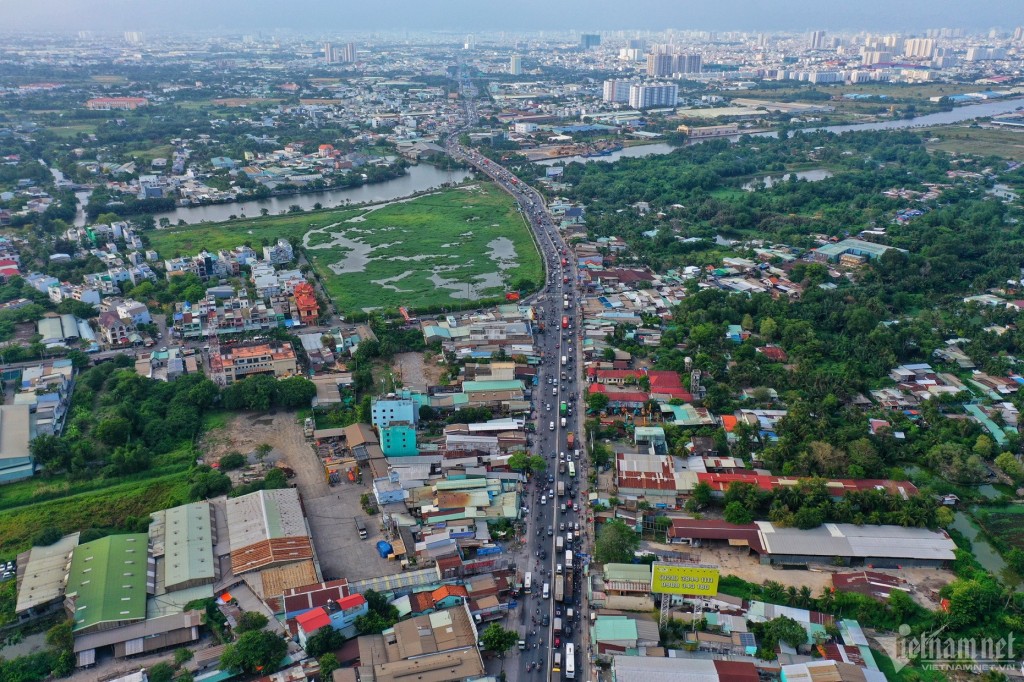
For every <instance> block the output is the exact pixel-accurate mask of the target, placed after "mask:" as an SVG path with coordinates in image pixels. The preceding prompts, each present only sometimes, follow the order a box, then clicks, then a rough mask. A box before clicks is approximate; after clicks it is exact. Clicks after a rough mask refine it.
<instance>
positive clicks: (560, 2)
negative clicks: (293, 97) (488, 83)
mask: <svg viewBox="0 0 1024 682" xmlns="http://www.w3.org/2000/svg"><path fill="white" fill-rule="evenodd" d="M1022 9H1024V2H1022V0H627V1H623V0H171V1H167V0H0V30H2V29H10V30H61V31H76V30H81V29H92V30H96V31H103V30H110V31H122V30H140V31H159V30H172V31H179V30H187V29H189V28H197V29H206V30H209V29H216V30H223V31H228V32H238V31H250V30H255V29H268V30H273V29H283V28H289V29H296V30H300V31H309V32H316V33H321V32H322V33H334V32H341V31H345V30H387V29H412V30H414V29H426V30H446V29H450V30H456V31H487V30H508V31H522V30H544V29H551V30H556V29H579V30H593V29H598V30H614V29H618V28H623V29H633V28H635V29H653V30H658V29H663V28H676V29H698V30H754V31H758V30H764V31H773V30H797V31H803V30H808V29H816V28H823V29H833V30H839V29H847V28H852V29H868V30H894V31H895V30H924V29H927V28H944V27H964V28H969V29H987V28H991V27H997V26H1002V27H1003V28H1012V27H1013V26H1014V24H1015V23H1024V12H1022V11H1021V10H1022Z"/></svg>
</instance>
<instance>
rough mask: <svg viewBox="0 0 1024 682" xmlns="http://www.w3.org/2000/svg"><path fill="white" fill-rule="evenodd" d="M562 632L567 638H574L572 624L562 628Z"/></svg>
mask: <svg viewBox="0 0 1024 682" xmlns="http://www.w3.org/2000/svg"><path fill="white" fill-rule="evenodd" d="M562 632H563V633H564V634H565V638H566V639H571V638H572V626H571V625H566V626H565V627H564V628H562Z"/></svg>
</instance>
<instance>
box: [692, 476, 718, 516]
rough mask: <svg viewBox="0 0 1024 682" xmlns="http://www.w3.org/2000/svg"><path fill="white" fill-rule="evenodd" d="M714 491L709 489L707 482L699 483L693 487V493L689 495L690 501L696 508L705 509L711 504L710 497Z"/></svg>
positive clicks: (709, 485)
mask: <svg viewBox="0 0 1024 682" xmlns="http://www.w3.org/2000/svg"><path fill="white" fill-rule="evenodd" d="M713 492H714V491H713V490H712V489H711V484H710V483H708V482H707V481H701V482H700V483H698V484H697V485H695V486H693V492H692V493H690V496H691V499H693V500H694V502H695V503H696V505H697V508H698V509H700V508H703V507H707V506H708V505H709V504H711V496H712V493H713Z"/></svg>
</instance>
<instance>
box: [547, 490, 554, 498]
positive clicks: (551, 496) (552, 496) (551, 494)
mask: <svg viewBox="0 0 1024 682" xmlns="http://www.w3.org/2000/svg"><path fill="white" fill-rule="evenodd" d="M548 497H550V498H552V499H554V497H555V489H554V488H548Z"/></svg>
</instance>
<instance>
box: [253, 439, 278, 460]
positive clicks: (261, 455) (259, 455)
mask: <svg viewBox="0 0 1024 682" xmlns="http://www.w3.org/2000/svg"><path fill="white" fill-rule="evenodd" d="M273 451H274V446H273V445H270V444H269V443H260V444H259V445H257V446H256V461H257V462H259V463H260V464H262V463H263V460H265V459H266V458H267V455H269V454H270V453H271V452H273Z"/></svg>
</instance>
